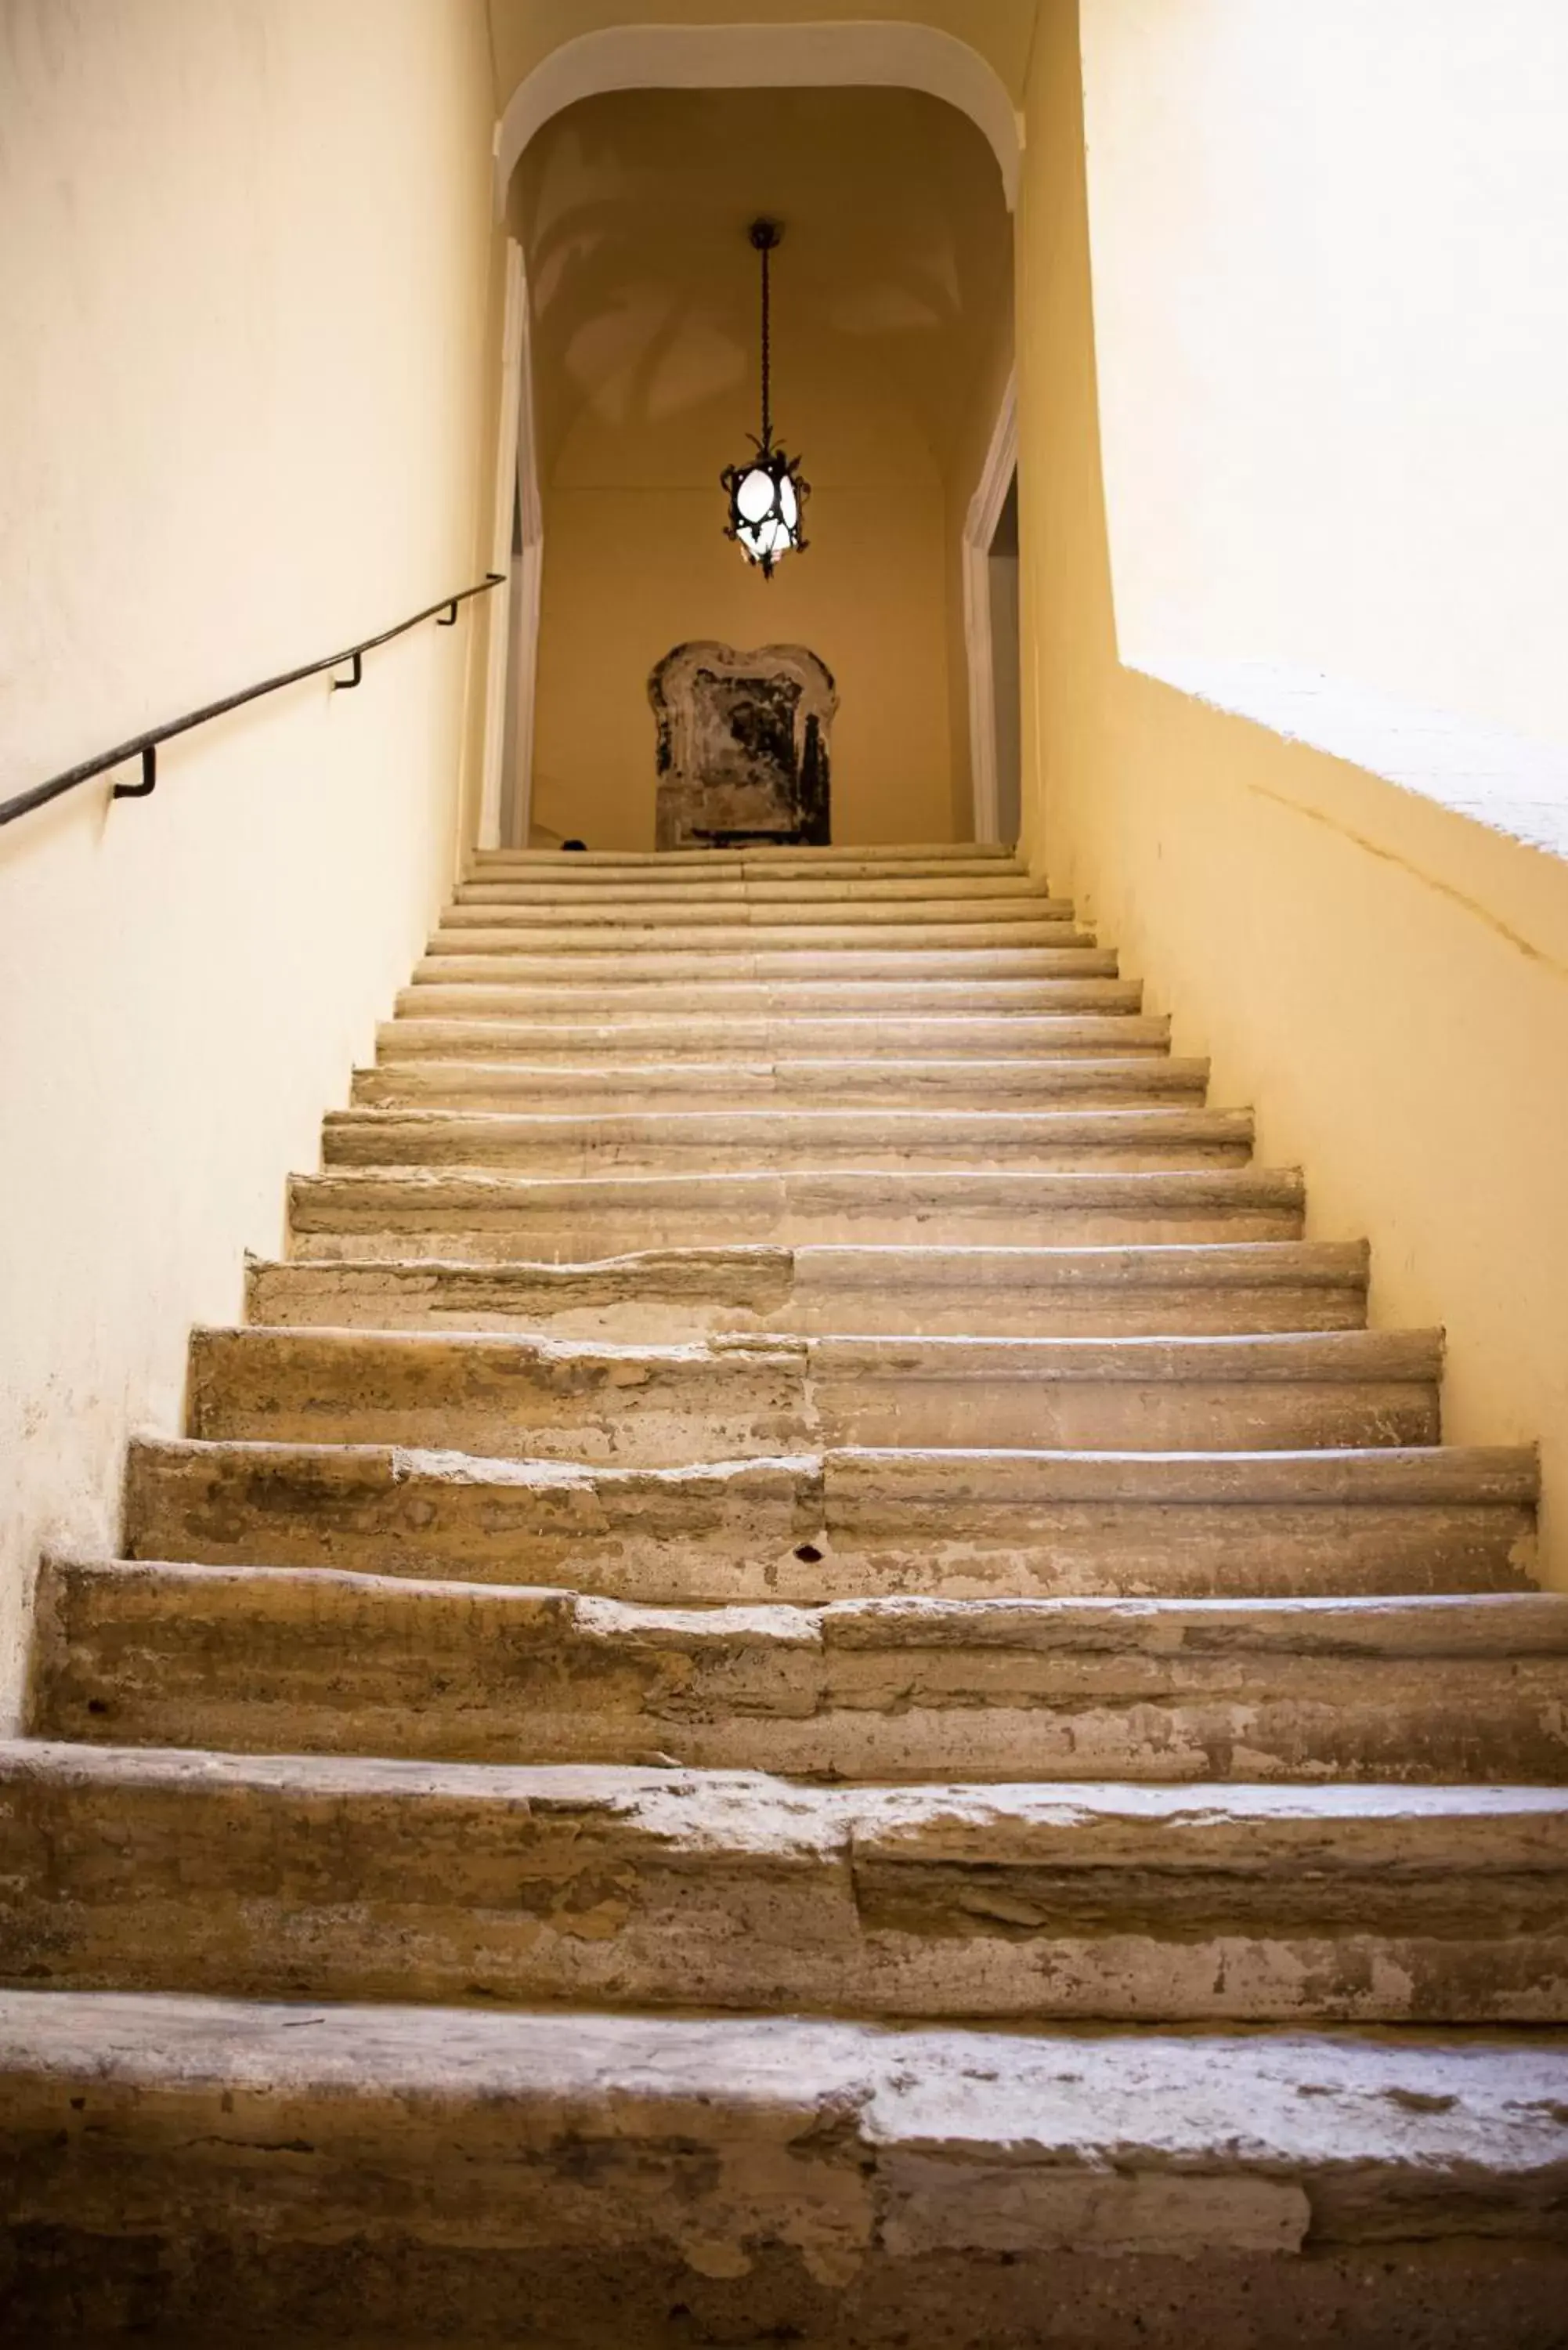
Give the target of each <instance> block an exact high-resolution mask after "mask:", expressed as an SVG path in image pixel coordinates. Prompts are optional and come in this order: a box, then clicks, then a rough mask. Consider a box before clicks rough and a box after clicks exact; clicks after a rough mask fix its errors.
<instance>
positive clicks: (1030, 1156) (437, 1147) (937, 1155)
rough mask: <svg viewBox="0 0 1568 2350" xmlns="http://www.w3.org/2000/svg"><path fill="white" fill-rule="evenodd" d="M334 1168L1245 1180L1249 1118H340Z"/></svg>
mask: <svg viewBox="0 0 1568 2350" xmlns="http://www.w3.org/2000/svg"><path fill="white" fill-rule="evenodd" d="M321 1155H322V1163H323V1165H324V1166H325V1167H327V1168H335V1167H336V1168H355V1167H392V1168H405V1167H431V1168H443V1167H497V1168H516V1169H519V1170H525V1171H528V1172H533V1173H537V1174H540V1175H562V1176H574V1175H580V1176H591V1175H595V1174H597V1173H599V1172H601V1171H602V1172H606V1173H614V1172H624V1173H626V1174H631V1175H664V1174H673V1175H679V1174H684V1173H686V1172H688V1171H691V1172H692V1173H701V1174H723V1173H736V1174H747V1173H752V1172H754V1171H757V1170H764V1171H769V1172H771V1171H773V1170H779V1171H784V1170H788V1169H791V1168H801V1169H805V1170H813V1169H828V1168H834V1167H849V1168H859V1169H870V1168H888V1169H891V1170H919V1169H921V1168H943V1167H970V1168H974V1169H975V1170H985V1171H988V1172H989V1171H991V1170H994V1169H1000V1168H1007V1167H1033V1168H1043V1169H1052V1168H1098V1167H1106V1168H1128V1169H1134V1170H1137V1169H1150V1168H1154V1169H1158V1168H1162V1167H1245V1166H1246V1165H1247V1163H1248V1162H1249V1160H1250V1159H1251V1155H1252V1117H1251V1111H1250V1110H1211V1109H1202V1108H1194V1107H1190V1106H1187V1107H1158V1106H1157V1107H1132V1108H1104V1109H1079V1108H1072V1109H1035V1110H1003V1111H992V1110H966V1109H952V1108H949V1107H937V1106H936V1105H934V1104H933V1105H930V1106H929V1107H919V1108H909V1109H893V1108H890V1107H882V1108H876V1109H840V1108H833V1109H826V1108H824V1109H818V1108H805V1107H795V1106H794V1105H791V1106H790V1107H784V1108H775V1107H756V1108H743V1109H732V1110H715V1109H695V1110H665V1109H652V1110H644V1111H640V1112H639V1111H635V1110H633V1111H626V1112H621V1113H618V1114H614V1115H609V1114H607V1115H600V1116H593V1117H574V1116H572V1115H571V1114H570V1113H568V1112H566V1111H561V1110H556V1111H554V1112H545V1111H540V1112H535V1113H533V1114H525V1113H523V1112H515V1111H514V1112H507V1111H496V1110H489V1111H487V1110H480V1109H474V1110H467V1109H380V1108H360V1109H347V1110H332V1111H329V1112H328V1114H327V1117H326V1118H324V1119H323V1121H322V1129H321Z"/></svg>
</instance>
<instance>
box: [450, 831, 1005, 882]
mask: <svg viewBox="0 0 1568 2350" xmlns="http://www.w3.org/2000/svg"><path fill="white" fill-rule="evenodd" d="M965 868H972V869H973V870H974V871H975V872H976V873H978V874H986V873H1025V874H1026V873H1027V872H1028V867H1027V865H1026V864H1025V863H1024V861H1023V858H1021V857H1020V856H1019V855H1018V853H1017V851H1016V849H1013V848H1009V847H1002V846H1001V845H999V844H996V843H993V842H990V841H976V840H957V841H934V842H932V841H891V842H886V843H880V844H878V845H877V846H876V847H828V848H801V847H795V846H793V845H792V846H788V847H784V846H781V847H776V848H774V847H762V846H760V845H757V846H749V847H744V848H657V849H652V848H600V849H592V848H590V849H586V850H585V849H572V850H568V851H562V850H557V849H548V848H477V849H475V850H473V852H472V858H471V863H470V872H469V877H468V878H469V879H473V880H477V879H480V878H481V877H483V876H485V875H488V874H493V873H516V874H522V875H526V876H527V877H529V878H530V879H532V878H533V877H534V876H535V875H540V876H543V877H545V878H546V879H564V880H566V881H567V882H572V881H576V880H579V879H580V880H582V881H585V882H588V883H590V884H591V883H594V882H596V881H599V880H602V879H605V878H606V877H607V876H608V877H615V876H618V875H624V876H625V877H626V878H627V879H637V880H639V881H646V880H654V881H659V880H671V881H678V880H681V879H704V878H711V879H726V878H730V877H731V876H734V875H738V876H740V877H741V878H742V879H747V878H750V877H752V876H754V877H755V878H756V879H758V880H771V879H778V878H780V877H787V876H791V875H795V874H802V875H806V876H815V875H821V876H822V877H823V878H824V879H833V878H835V877H836V878H837V879H846V880H867V879H869V880H876V879H884V878H887V877H888V876H889V875H890V876H892V877H893V878H895V879H896V878H897V877H898V876H899V875H900V874H903V875H920V874H924V873H926V872H928V871H929V872H930V873H932V874H952V873H960V872H962V871H963V870H964V869H965Z"/></svg>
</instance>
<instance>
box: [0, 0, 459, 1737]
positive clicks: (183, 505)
mask: <svg viewBox="0 0 1568 2350" xmlns="http://www.w3.org/2000/svg"><path fill="white" fill-rule="evenodd" d="M0 58H3V63H0V338H3V354H0V449H4V451H5V463H4V467H3V468H0V613H3V615H4V637H5V661H4V666H3V671H0V745H3V749H0V796H4V795H7V794H10V793H12V792H15V791H16V790H18V789H20V788H22V787H23V786H25V785H27V784H29V783H32V782H35V781H36V780H39V779H40V778H42V777H43V776H45V775H49V774H51V773H53V772H54V771H56V770H57V769H58V768H61V767H64V766H66V765H67V764H72V763H73V762H75V761H77V760H79V759H82V758H85V757H88V756H90V755H91V754H93V753H95V752H97V751H99V750H100V749H102V748H103V747H105V746H106V745H108V744H109V743H114V742H116V741H119V740H122V739H124V738H125V737H126V736H127V735H129V734H130V733H134V732H135V731H136V730H138V729H139V728H140V727H143V726H145V725H149V724H151V723H155V722H157V721H158V720H160V719H161V718H164V717H167V716H171V715H173V714H175V713H177V712H180V711H182V710H184V709H188V708H190V707H192V706H193V705H194V704H196V703H199V702H202V701H205V700H207V699H209V698H213V697H215V696H218V695H220V694H222V693H223V692H224V691H228V690H231V689H233V688H236V687H238V686H241V685H243V684H244V683H246V682H248V681H251V680H253V679H254V678H256V677H258V676H261V675H265V674H266V673H268V672H270V671H275V670H278V669H282V668H285V667H286V666H289V665H291V664H294V663H296V662H299V661H301V660H308V659H311V658H313V657H314V656H316V655H317V654H318V653H320V652H322V651H323V650H327V648H329V647H330V646H332V645H333V644H335V643H342V642H344V641H345V640H347V639H352V638H354V637H355V636H357V635H360V634H365V633H369V631H371V630H373V629H377V628H379V627H381V626H384V625H386V624H387V623H388V622H389V621H391V620H393V619H398V618H399V617H400V616H401V615H402V614H404V613H405V612H407V611H409V610H411V609H413V608H417V607H418V606H419V605H421V604H423V603H426V602H428V601H430V600H431V599H432V598H434V597H436V596H438V595H439V594H441V591H442V590H443V589H446V588H448V587H455V586H457V585H458V584H460V583H461V582H465V581H466V580H468V579H470V578H472V577H473V576H474V560H475V548H476V545H477V537H476V509H477V500H476V468H477V457H478V439H479V436H478V431H477V426H478V419H479V413H480V405H481V393H482V385H481V366H482V356H483V338H484V331H485V297H486V273H487V267H488V261H489V254H490V246H491V239H492V236H493V228H492V224H491V218H490V189H489V180H488V174H489V162H490V122H491V118H492V114H493V89H492V85H491V78H490V60H489V54H488V45H487V39H486V30H485V24H484V12H483V0H268V5H266V6H265V8H257V7H256V6H254V5H251V0H94V5H93V6H92V7H91V8H90V9H63V8H61V7H59V6H57V5H55V0H0ZM472 631H473V623H472V620H471V619H465V620H464V621H463V622H462V625H461V626H460V627H459V628H458V629H452V630H445V631H438V630H436V629H433V628H432V629H427V630H424V631H421V633H420V634H418V635H417V636H414V637H411V638H409V639H404V640H403V641H402V642H400V644H398V645H396V646H392V647H389V648H388V650H386V651H384V652H382V653H380V654H379V655H373V656H371V657H370V659H369V661H368V663H367V667H366V676H365V682H364V685H363V687H362V688H361V690H360V691H358V692H356V693H348V694H337V695H333V694H331V693H329V692H328V691H327V689H326V686H325V684H324V683H319V684H312V685H309V686H306V687H302V688H300V689H298V690H296V691H292V692H290V693H289V694H287V695H286V696H280V697H279V698H277V699H276V700H275V701H273V702H268V703H265V704H263V705H261V706H259V707H256V708H253V709H251V710H248V711H246V712H241V713H239V714H238V715H236V716H234V718H232V719H230V720H227V721H225V722H223V723H221V724H219V725H217V726H215V727H213V728H212V729H211V730H207V731H203V732H202V733H199V734H196V735H194V736H192V738H190V739H189V740H188V741H186V742H184V743H180V744H176V745H172V746H171V748H170V749H169V750H168V751H167V752H166V753H165V754H164V758H163V773H162V778H161V781H160V784H159V786H158V790H157V793H156V795H155V796H154V797H153V798H151V800H149V801H146V802H144V803H134V802H126V803H120V804H119V805H118V806H112V807H111V806H109V802H108V797H107V790H106V787H105V786H104V785H100V784H94V785H88V787H86V788H85V789H84V790H82V791H81V792H79V793H78V794H76V795H73V796H72V797H71V798H69V799H68V800H67V801H64V802H62V803H60V804H58V805H57V806H54V807H52V808H51V809H49V810H48V811H47V812H45V813H43V814H40V815H36V816H31V817H29V818H27V819H25V820H23V821H21V822H19V823H17V824H16V825H14V826H12V827H9V828H8V829H6V830H5V831H4V832H0V1082H3V1085H4V1096H3V1098H4V1105H5V1147H4V1150H3V1151H0V1195H3V1204H0V1301H3V1304H0V1459H4V1461H5V1469H6V1487H7V1494H6V1509H5V1518H4V1524H3V1529H0V1544H3V1548H0V1712H5V1713H7V1714H8V1713H9V1712H10V1711H11V1709H12V1707H13V1706H14V1703H15V1700H16V1694H17V1690H18V1668H19V1663H20V1659H21V1654H22V1646H23V1640H24V1636H25V1622H26V1597H27V1590H28V1586H29V1583H30V1578H31V1574H32V1569H33V1565H34V1562H35V1559H36V1555H37V1553H38V1551H39V1549H40V1546H45V1545H47V1546H58V1547H65V1548H72V1549H81V1550H86V1551H89V1552H94V1551H102V1550H104V1549H105V1548H107V1547H108V1546H109V1545H110V1544H112V1543H113V1542H114V1540H115V1539H116V1522H117V1515H118V1498H119V1481H120V1465H121V1457H122V1451H123V1446H124V1441H125V1437H126V1433H127V1430H130V1429H133V1428H138V1427H146V1428H154V1429H160V1430H175V1429H177V1428H178V1427H179V1425H180V1415H181V1402H182V1379H183V1368H184V1353H185V1342H186V1334H187V1329H188V1326H190V1324H191V1323H192V1321H195V1320H201V1319H216V1320H223V1319H225V1318H231V1317H233V1315H234V1314H235V1312H236V1310H237V1308H238V1305H239V1303H240V1284H241V1270H242V1256H243V1253H244V1250H245V1249H246V1248H247V1247H248V1248H252V1249H255V1250H258V1251H264V1252H274V1251H275V1250H276V1249H277V1247H278V1244H279V1242H280V1239H281V1236H282V1208H283V1197H284V1182H285V1178H286V1174H287V1172H288V1170H290V1169H291V1168H302V1167H308V1166H310V1165H312V1164H313V1163H314V1162H315V1158H316V1152H317V1120H318V1118H319V1116H320V1114H321V1111H322V1109H323V1107H325V1106H326V1105H327V1104H328V1103H330V1102H335V1101H339V1100H341V1099H342V1097H343V1095H344V1089H345V1087H346V1084H347V1080H348V1072H349V1069H350V1066H351V1065H352V1063H353V1061H354V1060H355V1058H356V1056H363V1055H365V1053H366V1052H367V1051H368V1049H369V1045H370V1041H371V1035H372V1030H373V1024H374V1022H375V1019H376V1017H377V1015H378V1014H380V1013H382V1012H384V1011H385V1010H386V1009H387V1007H388V1005H389V1002H390V999H391V996H392V993H393V991H394V989H395V988H396V986H397V985H398V983H400V980H401V979H402V978H403V976H404V975H405V973H406V971H407V968H408V965H409V963H410V959H411V958H412V956H413V954H414V953H415V952H416V951H417V949H418V946H419V944H420V941H421V934H422V932H423V931H424V930H425V928H426V926H427V923H428V922H429V920H430V919H431V914H432V912H433V910H434V909H435V907H436V905H437V903H438V901H439V899H440V898H441V895H442V892H443V890H444V888H445V886H446V883H447V880H448V877H449V875H450V873H451V870H452V860H453V850H454V835H455V822H454V817H455V800H456V793H457V787H458V749H459V734H460V719H461V713H462V696H463V687H464V672H465V668H466V665H467V660H468V648H469V641H470V639H471V636H472Z"/></svg>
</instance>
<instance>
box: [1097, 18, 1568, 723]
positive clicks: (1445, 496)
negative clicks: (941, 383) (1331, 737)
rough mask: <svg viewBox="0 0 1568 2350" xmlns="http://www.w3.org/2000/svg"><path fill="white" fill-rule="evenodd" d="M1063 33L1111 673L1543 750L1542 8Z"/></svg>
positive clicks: (1567, 682) (1557, 182)
mask: <svg viewBox="0 0 1568 2350" xmlns="http://www.w3.org/2000/svg"><path fill="white" fill-rule="evenodd" d="M1083 24H1084V79H1085V104H1086V126H1087V135H1088V148H1089V153H1090V157H1091V167H1090V228H1091V236H1092V244H1093V252H1094V257H1095V266H1096V314H1097V323H1098V328H1099V336H1100V395H1101V417H1102V426H1103V432H1104V440H1105V457H1106V488H1107V497H1108V504H1109V510H1110V515H1111V523H1112V543H1113V547H1114V552H1115V567H1116V615H1117V619H1118V623H1119V627H1120V638H1121V646H1122V650H1123V653H1124V656H1126V657H1127V658H1129V659H1133V660H1137V659H1139V658H1140V657H1141V656H1143V655H1145V654H1150V653H1152V654H1156V655H1167V656H1168V655H1173V654H1189V655H1198V656H1203V655H1210V656H1216V657H1220V658H1223V659H1225V660H1240V659H1243V658H1244V659H1247V660H1257V661H1271V662H1278V663H1282V664H1286V665H1289V666H1293V667H1295V668H1298V669H1301V670H1306V671H1324V672H1326V673H1327V674H1328V675H1329V676H1331V677H1333V678H1343V679H1345V680H1353V681H1359V683H1361V684H1362V685H1364V686H1371V687H1375V688H1376V689H1378V690H1379V691H1383V692H1386V694H1388V695H1390V696H1393V697H1395V698H1397V699H1399V700H1402V701H1405V702H1411V703H1416V704H1422V705H1427V706H1429V707H1431V708H1434V709H1439V710H1446V711H1449V712H1457V713H1459V714H1460V715H1461V716H1463V717H1466V718H1468V719H1470V720H1473V721H1480V722H1486V723H1495V724H1498V725H1501V726H1505V727H1509V728H1511V729H1513V730H1514V731H1515V732H1517V733H1521V734H1524V735H1533V736H1538V737H1541V738H1542V739H1543V740H1545V741H1548V742H1555V743H1568V665H1565V664H1564V662H1563V659H1562V641H1563V618H1564V611H1563V607H1564V591H1565V583H1568V571H1565V568H1564V561H1563V547H1564V544H1565V543H1568V435H1565V434H1564V432H1563V388H1564V382H1565V380H1568V135H1565V121H1568V8H1565V7H1564V6H1563V5H1562V0H1488V5H1486V6H1484V7H1479V8H1478V7H1477V6H1476V5H1474V0H1376V5H1374V6H1369V5H1367V0H1312V5H1311V6H1310V7H1309V6H1295V7H1292V6H1279V5H1275V6H1260V5H1257V0H1202V5H1185V6H1175V7H1173V6H1171V5H1168V0H1085V8H1084V17H1083Z"/></svg>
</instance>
